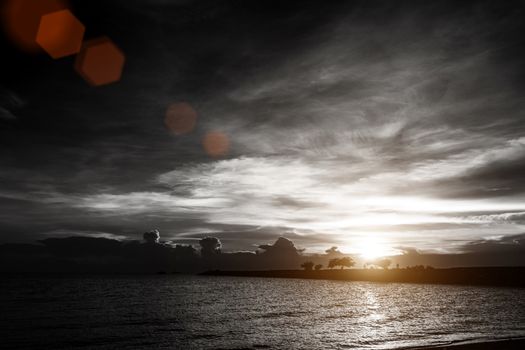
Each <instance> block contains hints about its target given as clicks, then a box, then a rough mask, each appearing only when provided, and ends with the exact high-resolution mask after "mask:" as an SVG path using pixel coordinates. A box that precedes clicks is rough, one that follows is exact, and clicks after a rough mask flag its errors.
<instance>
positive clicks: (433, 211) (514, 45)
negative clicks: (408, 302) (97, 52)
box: [0, 0, 525, 251]
mask: <svg viewBox="0 0 525 350" xmlns="http://www.w3.org/2000/svg"><path fill="white" fill-rule="evenodd" d="M100 4H102V3H101V2H100V3H97V2H95V3H92V2H89V3H86V2H75V4H74V5H75V6H74V9H75V14H76V15H77V16H78V17H79V19H81V20H82V21H83V22H84V23H85V24H86V26H87V28H88V29H89V32H88V33H90V34H89V35H97V34H98V33H103V34H105V35H108V36H110V37H111V38H112V39H113V40H114V41H115V42H116V43H117V44H118V45H119V46H120V47H121V48H122V50H123V51H124V52H125V54H126V67H125V71H124V75H123V78H122V80H121V81H120V82H119V83H117V84H114V85H109V86H106V87H101V88H97V89H94V88H91V87H89V86H87V85H85V84H83V82H82V81H81V80H80V79H79V78H78V77H76V76H75V75H74V73H73V71H72V70H71V69H70V67H69V66H68V65H67V63H64V64H62V63H61V62H58V61H56V62H51V61H50V60H47V59H45V58H43V57H38V56H36V57H33V56H31V57H29V56H23V55H22V54H20V53H18V52H16V51H15V50H14V48H12V47H8V49H9V50H7V54H6V59H7V61H8V62H9V63H10V65H6V67H11V68H13V67H15V68H16V69H15V68H13V69H9V71H6V74H5V78H3V79H5V81H3V82H2V85H3V86H5V88H6V90H5V91H6V94H5V96H8V93H7V91H9V94H11V93H10V91H16V92H17V93H20V94H21V96H23V97H24V104H17V105H16V106H15V105H14V104H13V101H14V102H16V101H18V100H17V99H14V100H13V98H11V97H10V98H9V101H7V100H6V101H7V102H5V103H4V102H1V101H3V100H0V108H1V109H0V113H2V115H4V117H2V116H0V118H1V120H0V123H2V128H1V129H0V145H1V146H2V148H1V149H0V156H1V158H0V166H1V170H0V181H1V182H2V184H3V185H2V188H1V189H0V206H1V208H2V213H0V224H1V226H2V230H1V233H0V235H1V238H0V239H1V240H2V241H11V242H13V241H17V240H31V239H35V238H42V237H44V236H45V237H47V236H49V235H53V234H57V233H60V234H62V233H63V232H68V231H70V232H74V233H76V234H79V235H80V234H83V233H91V234H93V235H98V236H100V237H103V236H101V235H106V237H112V235H113V237H122V236H125V237H129V238H140V236H139V232H144V231H145V230H147V229H148V228H150V227H158V228H159V229H160V230H161V231H162V232H163V235H164V238H165V239H167V240H172V241H174V242H192V243H197V240H198V239H200V238H203V237H204V236H206V235H212V236H214V237H217V238H218V239H220V240H221V241H222V242H224V244H225V246H227V247H232V248H227V249H231V250H238V249H239V250H244V249H249V248H250V247H252V246H253V245H254V244H256V243H258V242H261V241H266V240H267V239H266V237H272V238H273V237H275V236H279V235H281V234H286V235H287V236H288V233H290V234H291V236H288V237H290V238H291V239H293V240H294V241H296V242H297V244H298V245H299V246H300V247H309V248H310V247H315V246H317V247H323V248H319V249H318V251H323V250H324V249H325V248H324V246H326V245H331V244H335V245H340V246H344V247H345V248H346V247H352V246H353V245H355V244H358V243H359V240H360V239H362V238H363V236H367V235H369V236H370V237H372V238H373V239H375V240H377V241H378V242H381V241H385V242H386V243H388V244H390V245H392V246H394V245H401V244H403V245H407V244H414V245H415V246H417V247H419V248H425V249H427V248H435V249H438V248H442V249H443V250H444V251H451V250H454V249H456V245H455V243H453V242H451V239H450V237H455V238H457V239H460V240H462V241H463V242H468V241H472V240H475V239H480V238H486V237H491V236H494V235H511V234H515V233H518V232H522V231H521V228H520V227H519V224H520V223H521V221H519V220H518V219H516V218H514V219H502V216H501V215H503V216H505V215H510V214H512V213H519V212H522V211H523V210H525V207H524V203H525V201H524V197H523V194H524V191H523V181H522V179H521V177H520V176H519V174H521V173H522V172H523V169H522V167H523V163H524V159H525V158H524V155H525V149H524V148H525V146H524V141H523V135H524V131H525V129H524V125H525V124H524V123H523V120H524V112H523V111H525V105H524V104H525V102H524V101H525V100H524V99H523V98H522V91H523V88H524V87H525V86H524V84H523V82H524V80H523V77H524V74H523V73H524V72H525V70H524V63H523V62H524V60H523V57H524V55H523V47H524V46H523V43H524V39H523V36H522V35H521V33H522V32H523V31H524V29H525V28H524V27H523V26H524V25H523V21H522V18H523V15H524V8H523V5H522V3H520V2H514V1H509V2H505V3H501V2H496V1H479V2H461V3H458V2H453V1H450V2H447V1H443V2H432V3H423V2H415V1H401V2H387V1H384V2H380V1H376V2H359V1H357V2H330V3H329V4H324V3H321V2H310V1H307V2H304V1H301V2H295V1H287V2H273V1H270V2H267V1H255V2H237V1H228V2H216V1H173V2H169V1H161V0H158V1H153V2H139V1H119V2H112V3H111V4H106V3H104V6H98V5H100ZM9 96H11V95H9ZM12 96H14V95H12ZM181 100H185V101H187V102H189V103H190V104H191V105H192V106H193V107H194V108H195V110H196V111H197V113H198V123H197V127H196V129H195V130H194V132H193V133H191V134H189V135H185V136H181V137H174V136H173V135H170V133H169V132H168V131H167V130H165V128H164V125H163V118H164V112H165V110H166V108H167V107H168V106H169V104H170V103H172V102H175V101H181ZM16 103H17V102H16ZM15 107H16V110H15ZM4 110H5V111H7V112H8V113H10V114H5V113H4V112H3V111H4ZM5 115H16V117H17V118H16V120H15V119H13V118H7V117H5ZM4 124H5V125H7V127H4ZM214 129H218V130H221V131H222V132H224V133H225V134H226V135H227V136H228V137H229V138H230V143H231V150H230V153H229V154H228V155H227V156H226V157H225V158H223V159H210V158H209V157H207V156H206V154H205V152H204V151H203V150H202V147H201V138H202V136H203V135H204V134H205V133H206V132H207V131H209V130H214ZM480 211H482V212H483V214H480V215H477V214H476V213H479V212H480ZM481 215H482V216H481ZM498 215H499V216H498ZM364 233H365V234H364ZM386 243H385V244H386ZM343 251H346V250H345V249H343Z"/></svg>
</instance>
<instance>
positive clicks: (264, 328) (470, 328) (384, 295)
mask: <svg viewBox="0 0 525 350" xmlns="http://www.w3.org/2000/svg"><path fill="white" fill-rule="evenodd" d="M0 283H1V284H2V285H1V289H0V310H1V314H0V329H1V330H0V335H1V336H2V339H1V342H2V343H0V347H1V348H3V349H10V348H13V349H14V348H16V349H20V348H27V349H65V348H84V349H89V348H100V349H141V348H148V349H150V348H151V349H165V348H166V349H208V348H213V349H216V348H283V349H312V348H329V349H345V348H362V349H390V348H400V347H407V346H416V345H431V344H442V343H448V342H454V341H463V340H468V341H477V340H483V339H499V338H508V337H519V336H525V289H512V288H487V287H462V286H440V285H417V284H380V283H368V282H339V281H315V280H289V279H258V278H240V277H193V276H140V277H137V276H134V277H129V276H122V277H90V278H80V277H79V278H38V279H34V278H33V279H31V278H10V279H2V280H0Z"/></svg>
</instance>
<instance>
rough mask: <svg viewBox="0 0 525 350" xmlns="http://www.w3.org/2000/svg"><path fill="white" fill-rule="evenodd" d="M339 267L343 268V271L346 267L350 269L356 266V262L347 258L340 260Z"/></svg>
mask: <svg viewBox="0 0 525 350" xmlns="http://www.w3.org/2000/svg"><path fill="white" fill-rule="evenodd" d="M337 265H339V266H341V270H342V269H344V268H345V267H348V268H350V267H352V266H354V265H355V261H354V259H352V258H351V257H349V256H345V257H344V258H341V259H339V261H338V263H337Z"/></svg>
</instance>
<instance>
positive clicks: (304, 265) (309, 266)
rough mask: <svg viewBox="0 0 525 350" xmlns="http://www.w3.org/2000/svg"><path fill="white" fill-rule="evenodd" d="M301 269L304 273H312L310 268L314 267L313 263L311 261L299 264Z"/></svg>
mask: <svg viewBox="0 0 525 350" xmlns="http://www.w3.org/2000/svg"><path fill="white" fill-rule="evenodd" d="M301 267H302V268H303V269H304V270H305V271H312V268H313V267H314V263H313V262H311V261H305V262H304V263H302V264H301Z"/></svg>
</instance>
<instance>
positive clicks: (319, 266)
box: [314, 264, 323, 271]
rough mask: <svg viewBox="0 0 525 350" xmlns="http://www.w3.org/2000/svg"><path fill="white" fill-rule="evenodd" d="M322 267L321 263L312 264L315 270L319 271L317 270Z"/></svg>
mask: <svg viewBox="0 0 525 350" xmlns="http://www.w3.org/2000/svg"><path fill="white" fill-rule="evenodd" d="M322 268H323V265H322V264H317V265H315V266H314V269H315V271H319V270H321V269H322Z"/></svg>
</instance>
